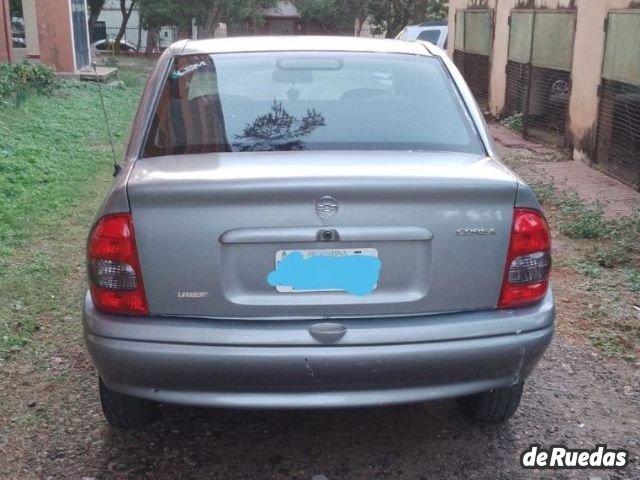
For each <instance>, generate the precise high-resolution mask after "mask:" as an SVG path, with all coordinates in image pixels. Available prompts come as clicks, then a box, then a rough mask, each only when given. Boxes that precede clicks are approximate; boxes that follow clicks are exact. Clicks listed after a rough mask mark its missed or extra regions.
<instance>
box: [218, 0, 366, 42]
mask: <svg viewBox="0 0 640 480" xmlns="http://www.w3.org/2000/svg"><path fill="white" fill-rule="evenodd" d="M259 16H260V17H262V21H261V22H260V23H257V24H256V23H254V22H253V21H252V20H251V19H247V20H244V21H243V22H240V24H239V25H237V26H235V27H228V34H229V35H353V34H354V30H353V28H350V29H348V30H345V31H341V30H336V29H331V28H328V27H327V26H326V25H323V24H322V23H320V22H318V21H316V20H305V19H303V18H302V17H301V16H300V14H299V13H298V9H297V8H296V6H295V5H294V4H293V3H291V2H290V1H288V0H285V1H280V2H278V3H277V4H276V5H275V6H273V7H268V8H263V9H261V10H260V12H259ZM354 20H355V19H354Z"/></svg>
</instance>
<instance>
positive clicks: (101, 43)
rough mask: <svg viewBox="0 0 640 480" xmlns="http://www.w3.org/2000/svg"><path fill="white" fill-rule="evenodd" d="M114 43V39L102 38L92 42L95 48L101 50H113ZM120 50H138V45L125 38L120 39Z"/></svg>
mask: <svg viewBox="0 0 640 480" xmlns="http://www.w3.org/2000/svg"><path fill="white" fill-rule="evenodd" d="M113 44H114V40H105V39H102V40H98V41H97V42H93V43H92V44H91V48H95V49H96V50H100V51H106V50H113V46H114V45H113ZM120 51H121V52H137V51H138V47H136V46H135V45H133V44H132V43H129V42H127V41H125V40H120Z"/></svg>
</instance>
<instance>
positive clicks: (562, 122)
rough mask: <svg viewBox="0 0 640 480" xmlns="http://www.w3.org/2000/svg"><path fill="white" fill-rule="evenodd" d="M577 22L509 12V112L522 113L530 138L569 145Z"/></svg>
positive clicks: (553, 14)
mask: <svg viewBox="0 0 640 480" xmlns="http://www.w3.org/2000/svg"><path fill="white" fill-rule="evenodd" d="M575 22H576V15H575V12H574V11H562V10H542V11H533V10H519V11H517V10H514V11H512V12H511V15H510V17H509V56H508V61H507V67H506V74H507V87H506V98H505V113H506V114H507V115H511V114H514V113H522V115H523V130H524V131H523V133H524V135H526V136H530V137H534V138H539V139H542V140H545V141H551V142H553V143H556V144H560V145H564V143H565V136H564V133H565V127H566V124H567V111H568V107H569V97H570V95H571V64H572V61H573V37H574V33H575Z"/></svg>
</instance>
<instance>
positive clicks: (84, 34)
mask: <svg viewBox="0 0 640 480" xmlns="http://www.w3.org/2000/svg"><path fill="white" fill-rule="evenodd" d="M71 15H72V23H73V44H74V45H73V47H74V50H75V56H76V68H77V69H78V70H79V69H81V68H83V67H88V66H89V63H90V59H89V28H88V26H87V9H86V5H85V0H71Z"/></svg>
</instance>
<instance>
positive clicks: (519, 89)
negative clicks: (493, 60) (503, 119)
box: [504, 60, 531, 116]
mask: <svg viewBox="0 0 640 480" xmlns="http://www.w3.org/2000/svg"><path fill="white" fill-rule="evenodd" d="M530 77H531V65H529V64H528V63H520V62H515V61H513V60H509V61H508V62H507V85H506V93H505V105H504V114H505V115H507V116H509V115H514V114H517V113H523V112H524V111H525V110H526V109H527V99H528V98H529V78H530Z"/></svg>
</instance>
